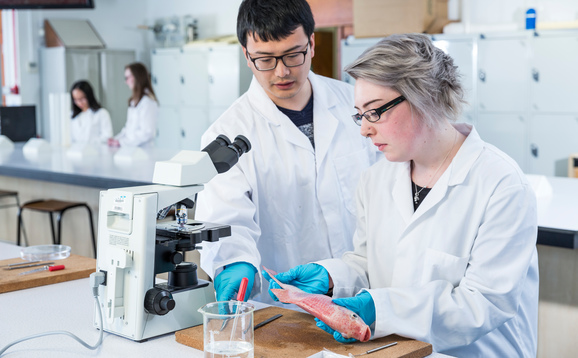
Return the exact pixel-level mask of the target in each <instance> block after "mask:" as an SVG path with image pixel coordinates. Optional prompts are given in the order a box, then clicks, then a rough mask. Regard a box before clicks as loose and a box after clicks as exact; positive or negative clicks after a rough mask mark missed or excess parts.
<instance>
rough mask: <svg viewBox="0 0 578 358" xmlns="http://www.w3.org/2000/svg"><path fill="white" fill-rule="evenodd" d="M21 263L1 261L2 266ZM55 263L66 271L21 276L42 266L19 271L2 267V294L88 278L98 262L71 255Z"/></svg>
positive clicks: (18, 260) (15, 260)
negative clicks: (62, 266) (20, 274)
mask: <svg viewBox="0 0 578 358" xmlns="http://www.w3.org/2000/svg"><path fill="white" fill-rule="evenodd" d="M21 262H24V261H23V260H22V259H8V260H2V261H0V266H4V265H8V264H13V263H21ZM47 262H48V261H47ZM53 262H54V263H53V264H52V265H64V266H65V268H64V270H59V271H52V272H50V271H48V270H47V271H41V272H35V273H32V274H28V275H22V276H19V275H18V274H19V273H21V272H26V271H30V270H33V269H37V268H40V267H42V266H36V267H27V268H22V269H17V270H5V267H0V293H4V292H10V291H17V290H23V289H25V288H31V287H38V286H44V285H50V284H53V283H59V282H64V281H71V280H78V279H80V278H86V277H88V276H90V274H91V273H93V272H95V271H96V260H95V259H91V258H89V257H84V256H79V255H70V256H69V257H67V258H66V259H63V260H54V261H53Z"/></svg>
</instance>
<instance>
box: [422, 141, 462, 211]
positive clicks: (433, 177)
mask: <svg viewBox="0 0 578 358" xmlns="http://www.w3.org/2000/svg"><path fill="white" fill-rule="evenodd" d="M457 139H458V131H457V130H456V134H455V136H454V144H452V148H451V149H450V151H449V152H448V154H446V156H445V158H444V160H442V162H441V163H440V166H439V167H438V168H437V169H436V171H435V173H434V175H433V176H432V177H431V179H430V180H429V182H428V183H427V184H426V186H424V187H422V188H421V189H420V190H417V184H416V183H415V182H414V183H413V186H414V187H415V194H414V195H413V202H414V203H415V205H417V204H418V203H419V194H420V193H421V192H422V191H423V190H424V189H425V188H427V187H428V186H430V184H431V183H432V181H433V180H434V179H435V177H436V175H437V173H438V172H439V170H440V169H441V167H442V166H443V165H444V163H445V162H446V159H448V157H449V156H450V153H451V152H452V151H453V150H454V147H455V146H456V142H457Z"/></svg>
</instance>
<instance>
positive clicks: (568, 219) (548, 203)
mask: <svg viewBox="0 0 578 358" xmlns="http://www.w3.org/2000/svg"><path fill="white" fill-rule="evenodd" d="M527 177H528V180H529V181H530V184H532V187H533V188H534V191H535V193H536V198H537V201H538V226H539V227H541V228H551V229H560V230H569V231H578V179H577V178H564V177H546V176H543V175H527Z"/></svg>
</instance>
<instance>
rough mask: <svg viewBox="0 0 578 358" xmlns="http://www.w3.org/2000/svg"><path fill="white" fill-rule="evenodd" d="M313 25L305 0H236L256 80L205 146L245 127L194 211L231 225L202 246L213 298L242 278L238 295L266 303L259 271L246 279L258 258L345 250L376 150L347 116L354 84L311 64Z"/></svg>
mask: <svg viewBox="0 0 578 358" xmlns="http://www.w3.org/2000/svg"><path fill="white" fill-rule="evenodd" d="M314 27H315V23H314V21H313V15H312V13H311V9H310V8H309V5H308V4H307V2H306V1H305V0H291V1H287V0H246V1H243V2H242V3H241V6H240V8H239V14H238V18H237V35H238V38H239V41H240V43H241V46H242V48H243V51H244V53H245V57H246V59H247V65H248V66H249V67H250V68H251V70H252V72H253V75H254V77H253V81H252V83H251V85H250V88H249V90H248V91H247V92H246V93H245V94H243V95H242V96H241V97H240V98H239V99H238V100H237V101H236V102H235V103H234V104H233V105H232V106H231V107H230V108H229V109H228V110H227V111H226V112H225V113H224V114H223V115H222V116H221V117H220V118H219V119H218V120H217V121H216V122H215V123H214V124H213V125H212V126H211V127H210V128H209V129H208V130H207V132H206V133H205V134H204V135H203V137H202V147H204V146H206V145H207V144H208V143H209V142H210V141H212V140H214V139H215V137H217V135H219V134H225V135H227V136H228V137H229V138H230V139H233V138H234V137H236V136H237V135H239V134H242V135H244V136H246V137H247V138H248V139H249V140H250V141H251V145H252V149H251V151H250V152H249V153H247V154H245V155H243V156H242V157H241V158H240V159H239V162H238V163H237V164H236V165H235V166H234V167H233V168H232V169H231V170H229V171H228V172H226V173H223V174H219V175H217V176H216V177H215V178H214V179H212V180H211V181H210V182H209V183H208V184H207V185H206V187H205V190H203V191H202V192H200V193H199V198H198V207H197V211H196V219H198V220H202V221H208V222H216V223H224V224H228V225H231V227H232V235H231V236H230V237H228V238H223V239H221V240H220V241H219V242H217V243H203V250H201V267H202V268H203V269H204V270H205V271H206V272H207V273H208V274H209V275H210V276H211V277H213V278H214V282H215V288H216V291H217V299H218V300H229V299H231V298H233V297H234V296H235V293H236V291H237V290H238V288H239V284H240V282H241V279H242V278H243V277H248V278H249V280H250V282H249V288H248V290H247V294H246V295H245V299H247V298H248V297H249V295H250V293H251V291H253V295H255V296H254V299H256V300H263V301H268V302H273V301H272V300H271V298H270V297H269V295H268V293H267V291H266V290H264V291H263V294H260V288H261V281H260V275H257V280H256V281H255V282H254V281H253V280H254V278H255V274H256V273H257V269H258V268H259V267H260V265H265V266H267V267H269V268H271V269H274V270H278V271H282V270H287V269H289V268H291V267H293V266H295V265H299V264H304V263H307V262H310V261H312V260H319V259H325V258H331V257H340V256H341V255H342V254H343V253H344V252H345V251H347V250H350V249H351V248H352V243H351V237H352V235H353V231H354V227H355V205H354V201H353V196H354V190H355V187H356V185H357V182H358V180H359V176H360V174H361V172H362V171H363V170H364V169H366V168H367V167H369V166H370V165H371V164H373V163H374V162H376V161H377V159H378V158H380V157H381V153H379V151H377V148H375V147H374V146H373V145H372V144H371V142H370V141H369V140H368V139H367V138H363V137H361V136H359V135H358V129H357V128H356V125H355V123H353V122H352V121H351V118H350V117H349V113H350V111H351V108H352V107H353V88H352V86H350V85H348V84H346V83H344V82H340V81H336V80H333V79H329V78H324V77H321V76H317V75H315V74H314V73H313V72H311V71H310V67H311V58H312V57H313V56H314V53H315V37H314V35H313V29H314ZM254 283H255V285H254V286H253V284H254ZM252 288H253V290H251V289H252Z"/></svg>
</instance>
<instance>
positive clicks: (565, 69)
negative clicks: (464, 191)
mask: <svg viewBox="0 0 578 358" xmlns="http://www.w3.org/2000/svg"><path fill="white" fill-rule="evenodd" d="M432 39H433V40H434V43H435V44H436V46H438V47H440V48H442V49H444V51H446V52H447V53H448V54H450V55H451V56H452V57H453V59H454V61H455V64H456V65H457V66H458V68H459V70H460V73H461V74H462V76H463V78H462V81H463V83H464V87H465V89H466V91H467V94H466V99H467V100H468V102H469V105H468V106H466V107H465V109H464V113H463V118H462V120H463V121H465V122H469V123H473V124H475V126H476V128H477V130H478V132H479V133H480V135H481V136H482V138H483V139H484V140H486V141H488V142H490V143H492V144H494V145H496V146H497V147H498V148H500V149H502V150H503V151H504V152H506V153H507V154H508V155H510V156H511V157H512V158H513V159H515V160H516V161H517V162H518V164H519V165H520V167H521V168H522V169H523V170H524V172H526V173H529V174H542V175H551V176H552V175H556V176H566V175H567V167H568V165H567V163H568V162H567V161H568V156H569V155H570V154H572V153H577V152H578V31H575V30H573V31H541V32H533V31H520V32H513V33H495V34H475V35H473V34H468V35H434V36H432ZM364 41H370V42H371V41H372V39H367V40H365V39H364ZM350 42H351V43H352V44H354V43H356V42H362V41H361V40H356V41H351V40H350ZM372 42H373V43H375V42H376V41H375V40H373V41H372ZM359 46H362V45H359ZM359 46H358V47H359ZM349 47H354V46H349ZM366 47H367V46H366ZM366 47H365V48H366ZM343 49H344V50H343V52H346V51H347V46H344V47H343ZM355 51H356V52H357V53H361V51H362V50H360V49H359V48H356V49H355ZM344 56H345V55H344ZM350 61H351V59H350V60H349V62H350ZM347 63H348V62H346V61H343V62H342V64H343V65H346V64H347Z"/></svg>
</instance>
